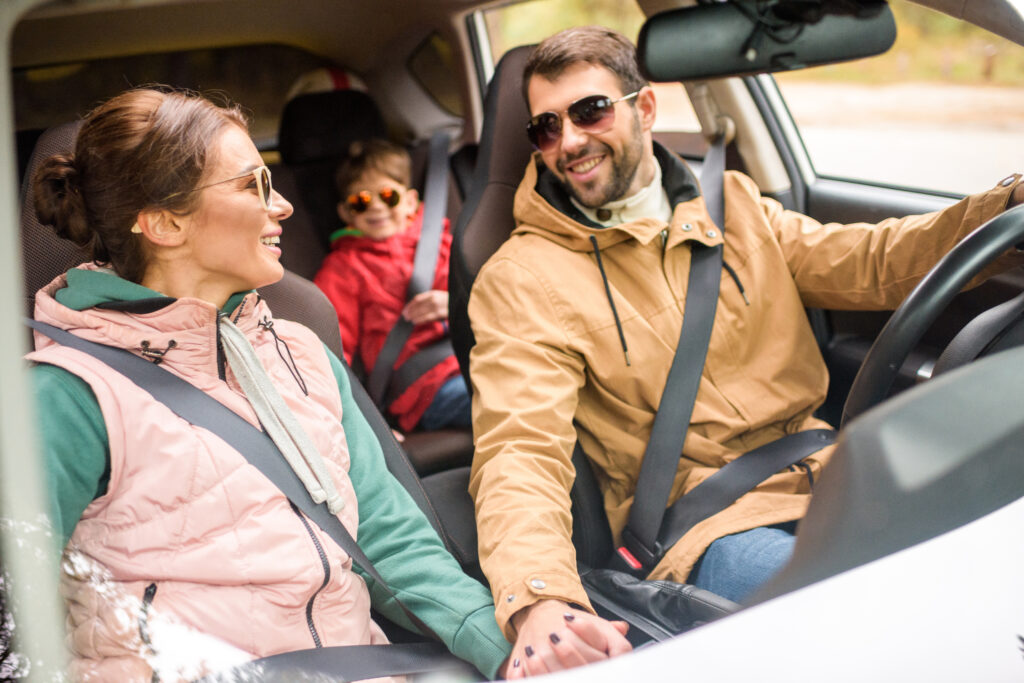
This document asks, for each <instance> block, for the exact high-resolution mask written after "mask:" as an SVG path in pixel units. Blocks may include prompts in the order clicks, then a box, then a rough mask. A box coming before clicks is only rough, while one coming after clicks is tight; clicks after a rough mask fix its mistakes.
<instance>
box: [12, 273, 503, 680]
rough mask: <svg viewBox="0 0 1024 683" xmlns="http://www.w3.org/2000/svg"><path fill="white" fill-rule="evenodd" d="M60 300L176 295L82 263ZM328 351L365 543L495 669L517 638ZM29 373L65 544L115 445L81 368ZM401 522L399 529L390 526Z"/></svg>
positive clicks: (434, 624)
mask: <svg viewBox="0 0 1024 683" xmlns="http://www.w3.org/2000/svg"><path fill="white" fill-rule="evenodd" d="M246 294H247V292H242V293H239V294H235V295H234V296H232V297H231V298H230V299H229V300H228V302H227V303H226V305H225V306H224V310H225V311H233V310H234V309H235V308H236V307H237V306H238V304H239V303H240V302H241V300H242V298H243V297H244V296H245V295H246ZM56 299H57V301H58V302H59V303H61V304H62V305H64V306H67V307H68V308H71V309H73V310H85V309H87V308H91V307H95V306H98V305H101V304H105V305H110V304H118V303H125V302H135V303H138V302H141V301H151V302H152V303H153V304H154V305H159V303H160V301H165V302H167V303H171V302H172V301H173V299H169V298H168V297H165V296H164V295H162V294H160V293H158V292H155V291H153V290H151V289H148V288H146V287H143V286H141V285H137V284H134V283H131V282H128V281H127V280H123V279H121V278H119V277H117V276H116V275H113V274H111V273H110V272H106V271H96V270H78V269H72V270H71V271H69V272H68V284H67V286H66V287H65V288H63V289H61V290H59V291H58V292H57V293H56ZM326 351H327V355H328V358H329V359H330V363H331V368H332V369H333V371H334V376H335V379H336V381H337V383H338V389H339V391H340V393H341V399H342V411H343V412H342V425H343V427H344V430H345V437H346V439H347V440H348V446H349V452H350V454H351V466H350V470H349V476H350V477H351V480H352V484H353V486H354V488H355V491H356V495H357V498H358V499H359V501H360V510H359V530H358V538H359V545H360V547H361V548H362V549H363V551H364V552H365V553H366V555H367V556H368V557H369V558H370V560H371V561H372V562H373V563H374V565H376V567H377V569H378V571H380V573H381V575H382V576H384V578H385V579H386V580H387V581H388V584H389V586H390V587H391V588H392V590H393V591H394V592H395V593H396V595H398V597H399V598H400V599H401V600H402V602H403V603H404V604H405V605H406V606H407V607H409V608H410V609H411V610H412V611H413V612H415V613H416V615H417V616H418V617H420V619H422V620H423V621H424V622H425V623H426V624H427V625H428V626H430V627H431V628H432V629H434V631H435V632H437V633H438V635H439V636H441V639H442V640H443V641H444V643H445V645H446V646H448V648H449V649H451V650H452V651H453V652H454V653H455V654H456V655H458V656H460V657H462V658H463V659H467V660H469V661H471V662H472V663H473V664H474V665H475V666H476V667H477V668H478V669H480V670H481V671H482V672H483V673H484V674H486V675H488V676H490V677H492V678H493V677H494V676H495V674H496V672H497V669H498V667H499V665H500V664H501V662H502V660H503V659H505V657H506V656H507V655H508V652H509V650H510V647H509V644H508V642H507V641H506V640H505V639H504V637H503V636H502V635H501V632H500V631H499V630H498V627H497V624H496V623H495V621H494V605H493V603H492V601H491V595H490V592H489V591H488V590H487V589H485V588H484V587H483V586H481V585H480V584H479V583H477V582H476V581H474V580H473V579H471V578H469V577H467V576H466V575H465V574H464V573H463V572H462V571H461V569H460V568H459V566H458V564H457V563H456V562H455V561H454V559H453V558H452V557H451V556H450V555H449V554H448V553H447V551H446V550H445V549H444V546H443V545H442V543H441V541H440V539H439V538H438V537H437V534H436V533H435V532H434V530H433V528H432V527H431V526H430V524H429V522H428V521H427V519H426V518H425V517H424V516H423V515H422V513H421V512H420V510H419V509H418V508H417V507H416V504H415V503H414V502H413V500H412V498H410V497H409V495H408V493H407V492H406V491H405V489H403V488H402V486H401V485H400V484H399V483H398V481H397V480H395V479H394V477H392V476H391V475H390V473H389V472H388V471H387V467H386V465H385V462H384V457H383V453H382V451H381V447H380V443H379V442H378V441H377V438H376V436H375V435H374V433H373V431H372V430H371V428H370V425H369V423H367V421H366V418H365V417H364V416H363V414H362V412H361V411H360V409H359V406H358V405H357V404H356V402H355V399H354V398H353V397H352V391H351V387H350V386H349V380H348V373H347V372H346V370H345V368H344V366H343V365H342V363H341V361H339V360H338V358H337V357H336V356H335V355H334V354H333V353H332V352H331V351H330V349H326ZM32 377H33V384H34V388H35V396H36V401H37V412H38V415H39V425H40V435H41V439H42V444H43V457H44V462H45V466H46V472H47V477H48V484H49V490H50V494H51V501H52V507H53V525H54V528H55V529H59V530H60V532H61V539H62V542H63V543H66V542H67V540H68V539H69V538H70V536H71V533H72V531H74V528H75V525H76V524H77V523H78V520H79V519H80V518H81V516H82V513H83V511H84V510H85V508H86V507H87V506H88V505H89V503H91V502H92V501H93V500H94V499H96V498H97V497H99V496H101V495H103V494H104V493H105V492H106V490H107V485H108V483H109V479H110V453H109V446H108V440H107V431H106V426H105V424H104V420H103V415H102V413H101V411H100V407H99V403H98V402H97V400H96V397H95V395H94V394H93V392H92V389H91V388H90V387H89V385H88V384H87V383H86V382H85V381H84V380H82V379H81V378H79V377H78V376H77V375H74V374H73V373H70V372H68V371H66V370H64V369H62V368H58V367H56V366H52V365H36V366H35V367H33V368H32ZM368 501H373V505H372V507H371V506H369V505H366V506H364V502H368ZM381 511H386V512H385V513H382V512H381ZM397 528H400V529H402V534H395V533H393V531H394V529H397ZM398 536H401V538H398ZM409 548H415V549H416V556H415V557H406V556H404V555H403V550H404V549H409ZM357 571H358V570H357ZM360 574H361V575H362V576H363V578H364V579H365V580H366V581H367V585H368V586H369V588H370V595H371V597H372V600H373V605H374V607H375V608H377V609H378V610H379V611H380V612H381V613H382V614H384V616H386V617H388V618H389V619H391V620H392V621H394V622H396V623H398V624H400V625H402V626H404V627H406V628H412V627H411V625H410V624H409V622H408V620H407V619H406V617H405V615H404V613H403V612H402V611H401V609H400V608H398V607H397V605H395V604H394V602H393V601H391V600H390V599H389V598H388V596H387V593H386V592H385V591H384V589H383V588H382V587H380V586H379V585H376V584H375V582H374V581H373V580H372V579H370V578H369V577H367V576H366V575H365V574H363V573H362V572H360ZM439 595H443V596H444V600H443V602H441V601H438V600H437V596H439Z"/></svg>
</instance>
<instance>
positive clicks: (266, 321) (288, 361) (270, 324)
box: [258, 316, 309, 396]
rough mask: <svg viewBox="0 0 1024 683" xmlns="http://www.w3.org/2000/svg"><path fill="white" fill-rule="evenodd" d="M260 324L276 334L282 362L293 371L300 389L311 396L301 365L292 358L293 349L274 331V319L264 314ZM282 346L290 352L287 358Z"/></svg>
mask: <svg viewBox="0 0 1024 683" xmlns="http://www.w3.org/2000/svg"><path fill="white" fill-rule="evenodd" d="M258 324H259V326H260V327H262V328H263V329H265V330H266V331H267V332H270V334H272V335H274V348H275V349H277V355H278V356H280V357H281V362H283V363H284V366H285V367H286V368H288V372H290V373H292V377H294V378H295V383H296V384H298V385H299V389H301V390H302V393H303V394H305V395H306V396H309V390H308V389H306V380H304V379H302V374H301V373H299V366H298V365H296V363H295V359H294V358H292V350H291V349H290V348H288V342H286V341H285V340H284V339H281V338H280V337H278V336H277V332H276V331H274V321H273V320H271V319H270V318H268V317H267V316H263V320H261V321H260V322H259V323H258ZM282 346H283V347H284V350H285V353H287V354H288V357H287V358H285V357H284V353H281V347H282Z"/></svg>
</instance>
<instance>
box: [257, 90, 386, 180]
mask: <svg viewBox="0 0 1024 683" xmlns="http://www.w3.org/2000/svg"><path fill="white" fill-rule="evenodd" d="M383 137H387V127H386V126H385V125H384V117H383V116H381V113H380V109H378V108H377V105H376V103H375V102H374V101H373V98H371V97H370V96H369V95H367V94H366V93H364V92H359V91H358V90H332V91H329V92H315V93H308V94H305V95H299V96H298V97H296V98H295V99H293V100H290V101H289V102H288V103H287V104H285V106H284V112H282V114H281V126H280V130H279V131H278V137H277V146H278V151H279V152H280V153H281V161H283V162H284V163H285V164H289V165H295V164H308V163H311V162H314V161H322V160H325V159H332V158H335V157H340V156H341V155H343V154H345V153H346V152H347V151H348V146H349V145H350V144H351V143H352V142H353V141H355V140H368V139H370V138H383Z"/></svg>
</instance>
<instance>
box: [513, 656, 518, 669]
mask: <svg viewBox="0 0 1024 683" xmlns="http://www.w3.org/2000/svg"><path fill="white" fill-rule="evenodd" d="M512 668H513V669H518V668H519V657H516V658H515V659H513V660H512Z"/></svg>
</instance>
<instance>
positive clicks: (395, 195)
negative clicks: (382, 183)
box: [345, 187, 402, 213]
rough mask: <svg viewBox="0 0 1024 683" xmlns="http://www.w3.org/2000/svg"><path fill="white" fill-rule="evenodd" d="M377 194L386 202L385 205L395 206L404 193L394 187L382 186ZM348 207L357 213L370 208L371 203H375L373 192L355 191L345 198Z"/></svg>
mask: <svg viewBox="0 0 1024 683" xmlns="http://www.w3.org/2000/svg"><path fill="white" fill-rule="evenodd" d="M377 196H378V197H380V200H381V201H382V202H384V205H385V206H387V207H388V208H391V209H393V208H395V207H396V206H398V202H400V201H402V193H401V192H399V191H398V190H396V189H395V188H393V187H382V188H380V189H379V190H377ZM345 203H346V204H347V205H348V208H350V209H352V210H353V211H354V212H356V213H363V212H364V211H366V210H367V209H369V208H370V204H372V203H373V193H372V192H370V191H369V190H363V191H362V192H353V193H352V194H350V195H349V196H348V199H346V200H345Z"/></svg>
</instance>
